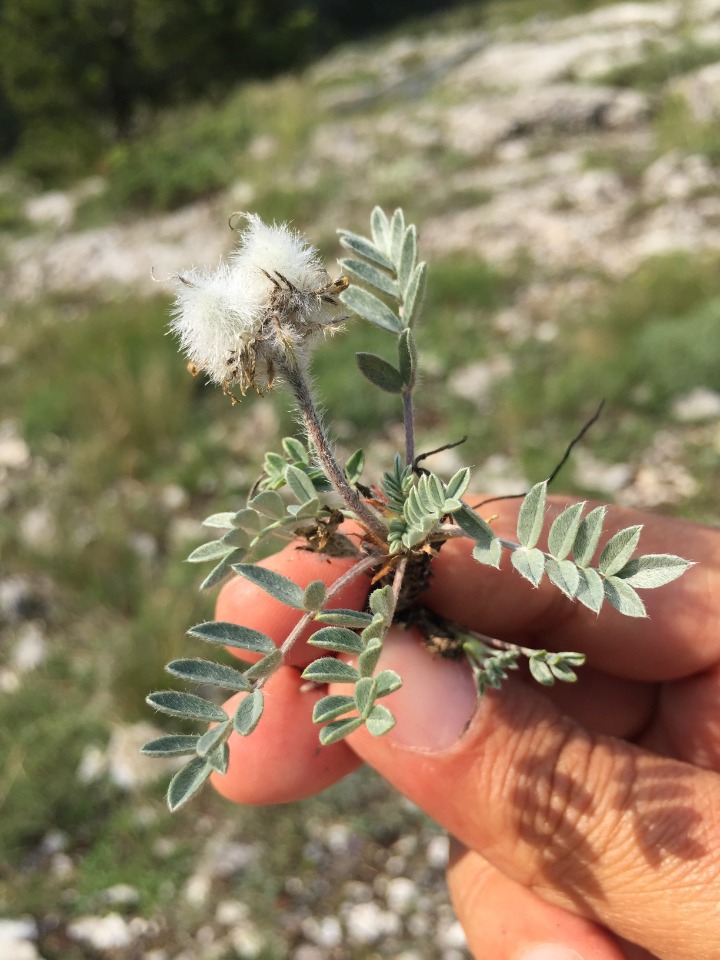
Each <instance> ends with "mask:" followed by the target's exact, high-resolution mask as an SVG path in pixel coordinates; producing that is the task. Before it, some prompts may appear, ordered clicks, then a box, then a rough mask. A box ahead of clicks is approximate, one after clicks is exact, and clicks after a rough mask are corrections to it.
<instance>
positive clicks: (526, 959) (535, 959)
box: [517, 943, 583, 960]
mask: <svg viewBox="0 0 720 960" xmlns="http://www.w3.org/2000/svg"><path fill="white" fill-rule="evenodd" d="M517 960H583V957H582V956H581V955H580V954H579V953H578V952H577V950H571V949H570V948H569V947H563V946H561V945H560V944H559V943H540V944H537V946H534V947H530V949H529V950H526V951H525V952H523V953H521V954H519V955H518V958H517Z"/></svg>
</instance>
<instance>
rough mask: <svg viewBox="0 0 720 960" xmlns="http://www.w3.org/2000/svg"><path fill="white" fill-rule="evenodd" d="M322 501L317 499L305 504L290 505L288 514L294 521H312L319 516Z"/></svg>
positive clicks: (307, 501) (314, 498)
mask: <svg viewBox="0 0 720 960" xmlns="http://www.w3.org/2000/svg"><path fill="white" fill-rule="evenodd" d="M319 507H320V501H319V500H318V498H317V497H313V498H312V500H306V501H305V503H300V504H298V503H290V504H288V508H287V512H288V515H289V516H291V517H292V518H293V519H294V520H312V519H314V518H315V517H316V516H317V513H318V509H319Z"/></svg>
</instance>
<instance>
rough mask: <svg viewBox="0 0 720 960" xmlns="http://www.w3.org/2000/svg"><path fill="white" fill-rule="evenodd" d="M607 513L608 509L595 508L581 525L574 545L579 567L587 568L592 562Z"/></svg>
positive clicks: (574, 554) (574, 553)
mask: <svg viewBox="0 0 720 960" xmlns="http://www.w3.org/2000/svg"><path fill="white" fill-rule="evenodd" d="M606 513H607V507H604V506H601V507H595V509H594V510H591V511H590V513H589V514H588V515H587V516H586V517H585V519H584V520H583V521H582V523H581V524H580V526H579V528H578V532H577V536H576V537H575V544H574V545H573V557H574V558H575V562H576V563H577V564H578V566H580V567H586V566H587V565H588V564H589V563H590V561H591V560H592V558H593V554H594V553H595V551H596V550H597V545H598V543H599V542H600V535H601V534H602V527H603V523H604V522H605V514H606Z"/></svg>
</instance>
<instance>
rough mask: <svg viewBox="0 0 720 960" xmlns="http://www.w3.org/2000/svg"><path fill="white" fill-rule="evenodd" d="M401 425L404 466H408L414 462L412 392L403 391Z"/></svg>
mask: <svg viewBox="0 0 720 960" xmlns="http://www.w3.org/2000/svg"><path fill="white" fill-rule="evenodd" d="M402 398H403V424H404V426H405V466H406V467H408V466H410V464H411V463H413V462H414V460H415V415H414V413H413V399H412V390H410V389H404V390H403V392H402Z"/></svg>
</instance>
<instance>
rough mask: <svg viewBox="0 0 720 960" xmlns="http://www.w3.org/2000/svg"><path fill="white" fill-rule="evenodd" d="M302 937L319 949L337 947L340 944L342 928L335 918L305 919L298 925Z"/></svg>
mask: <svg viewBox="0 0 720 960" xmlns="http://www.w3.org/2000/svg"><path fill="white" fill-rule="evenodd" d="M300 929H301V930H302V932H303V936H305V937H307V939H308V940H311V941H312V942H313V943H315V944H317V945H318V946H319V947H327V948H332V947H338V946H340V944H341V943H342V928H341V926H340V921H339V920H338V918H337V917H321V918H320V919H319V920H318V919H317V918H316V917H305V918H304V919H303V921H302V923H301V924H300Z"/></svg>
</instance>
